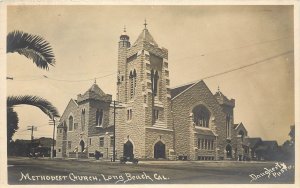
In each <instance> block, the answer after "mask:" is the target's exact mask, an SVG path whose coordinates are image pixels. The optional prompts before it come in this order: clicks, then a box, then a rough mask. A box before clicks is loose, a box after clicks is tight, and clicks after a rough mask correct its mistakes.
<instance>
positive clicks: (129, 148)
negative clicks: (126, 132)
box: [123, 140, 134, 158]
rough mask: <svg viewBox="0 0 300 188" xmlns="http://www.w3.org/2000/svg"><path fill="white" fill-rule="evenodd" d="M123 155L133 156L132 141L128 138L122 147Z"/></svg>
mask: <svg viewBox="0 0 300 188" xmlns="http://www.w3.org/2000/svg"><path fill="white" fill-rule="evenodd" d="M123 156H124V157H129V158H133V157H134V156H133V145H132V143H131V142H130V141H129V140H128V141H127V142H126V143H125V144H124V147H123Z"/></svg>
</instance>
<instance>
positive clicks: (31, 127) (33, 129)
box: [27, 125, 37, 153]
mask: <svg viewBox="0 0 300 188" xmlns="http://www.w3.org/2000/svg"><path fill="white" fill-rule="evenodd" d="M27 130H29V131H31V141H30V149H33V147H32V146H33V131H36V130H37V127H35V126H33V125H32V126H27ZM29 153H30V150H29Z"/></svg>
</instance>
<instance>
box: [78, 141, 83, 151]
mask: <svg viewBox="0 0 300 188" xmlns="http://www.w3.org/2000/svg"><path fill="white" fill-rule="evenodd" d="M79 144H80V148H81V150H80V151H81V152H83V151H84V141H83V140H81V141H80V143H79Z"/></svg>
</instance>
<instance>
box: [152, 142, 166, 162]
mask: <svg viewBox="0 0 300 188" xmlns="http://www.w3.org/2000/svg"><path fill="white" fill-rule="evenodd" d="M154 158H155V159H158V158H163V159H164V158H166V145H165V144H163V143H162V142H161V141H158V142H157V143H156V144H155V145H154Z"/></svg>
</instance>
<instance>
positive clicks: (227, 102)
mask: <svg viewBox="0 0 300 188" xmlns="http://www.w3.org/2000/svg"><path fill="white" fill-rule="evenodd" d="M214 96H215V98H216V99H217V101H218V103H219V104H220V105H228V106H232V107H234V106H235V101H234V99H231V100H229V99H228V98H227V97H226V96H225V95H224V94H223V93H222V92H221V91H220V90H218V91H217V92H216V94H214Z"/></svg>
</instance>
